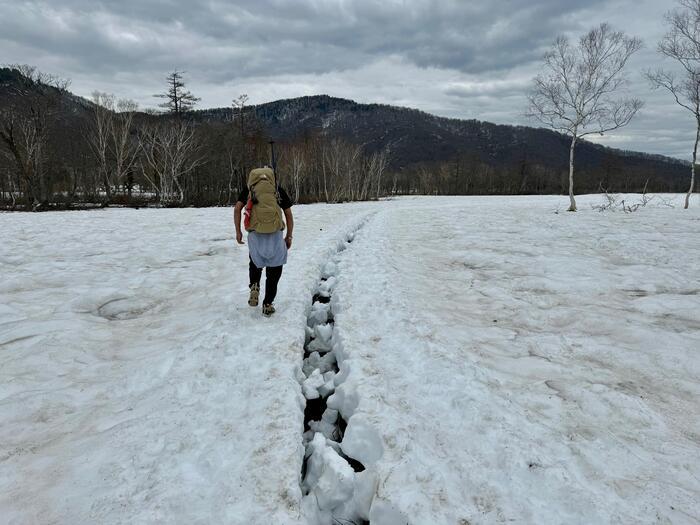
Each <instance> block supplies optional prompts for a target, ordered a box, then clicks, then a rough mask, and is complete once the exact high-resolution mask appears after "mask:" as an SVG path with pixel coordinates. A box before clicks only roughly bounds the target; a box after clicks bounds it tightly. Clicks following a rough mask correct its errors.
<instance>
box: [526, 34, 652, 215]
mask: <svg viewBox="0 0 700 525" xmlns="http://www.w3.org/2000/svg"><path fill="white" fill-rule="evenodd" d="M641 47H642V41H641V40H640V39H638V38H632V37H628V36H626V35H625V34H624V33H623V32H621V31H613V29H612V28H611V27H610V26H609V25H608V24H601V25H600V26H599V27H596V28H594V29H592V30H591V31H589V32H588V33H586V34H585V35H583V36H582V37H581V38H580V39H579V41H578V44H577V45H572V44H571V43H570V42H569V39H568V38H566V37H563V36H562V37H559V38H557V40H556V42H555V43H554V45H553V46H552V49H551V50H550V51H549V52H547V54H546V55H545V56H544V66H545V67H544V69H545V72H544V73H542V74H540V75H538V76H537V77H535V79H534V86H533V88H532V91H531V92H530V94H529V96H528V100H529V109H528V112H527V115H528V116H529V117H530V118H533V119H535V120H538V121H539V122H541V123H542V124H544V125H546V126H548V127H550V128H552V129H554V130H556V131H559V132H562V133H565V134H566V135H568V136H569V137H570V138H571V146H570V148H569V199H570V201H571V204H570V207H569V211H576V200H575V198H574V158H575V150H576V144H577V142H578V141H579V140H581V139H582V138H584V137H586V136H588V135H592V134H598V135H603V134H605V133H608V132H610V131H613V130H616V129H619V128H622V127H624V126H626V125H627V124H629V123H630V121H631V120H632V118H633V117H634V116H635V114H636V113H637V111H639V109H640V108H641V107H642V102H641V101H640V100H638V99H635V98H616V94H617V93H618V92H619V91H621V90H622V89H623V88H624V87H625V84H626V83H627V79H626V76H625V74H624V69H625V66H626V65H627V62H628V60H629V58H630V57H631V56H632V55H633V54H634V53H635V52H637V51H638V50H639V49H641Z"/></svg>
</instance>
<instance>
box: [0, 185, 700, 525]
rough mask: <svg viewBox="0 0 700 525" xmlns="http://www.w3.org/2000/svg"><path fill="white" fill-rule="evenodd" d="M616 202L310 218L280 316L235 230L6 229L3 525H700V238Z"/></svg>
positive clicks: (148, 223) (205, 222) (427, 204)
mask: <svg viewBox="0 0 700 525" xmlns="http://www.w3.org/2000/svg"><path fill="white" fill-rule="evenodd" d="M598 201H599V198H598V197H589V198H582V199H581V203H580V205H581V206H580V207H581V208H582V209H583V210H584V211H582V212H580V213H577V214H568V213H565V212H562V213H559V214H555V213H553V211H554V210H555V209H556V208H557V207H561V209H563V208H564V206H565V203H564V199H563V198H561V197H493V198H489V197H482V198H477V197H474V198H406V199H399V200H395V201H388V202H382V203H368V204H351V205H335V206H326V205H315V206H299V207H296V208H295V214H296V216H297V229H296V231H295V246H294V248H293V251H292V252H291V254H290V260H289V264H288V265H287V266H286V267H285V270H284V275H283V277H282V282H281V286H280V293H279V297H278V300H277V306H278V314H277V315H276V316H275V317H273V318H271V319H264V318H262V317H261V316H260V312H259V309H258V310H253V309H251V308H249V307H248V306H247V304H246V300H247V251H246V249H245V247H238V246H236V245H235V243H234V241H233V235H232V233H233V232H232V221H231V211H230V210H225V209H205V210H191V209H190V210H106V211H94V212H70V213H47V214H41V215H25V214H3V215H0V227H1V228H2V231H3V243H2V249H1V251H0V272H1V274H2V280H1V282H0V517H1V518H0V522H3V523H5V522H7V523H13V524H15V523H16V524H25V523H27V524H29V523H61V524H73V523H183V524H184V523H187V524H190V523H235V524H249V523H253V524H256V523H260V524H263V523H264V524H269V523H275V524H296V523H298V524H304V523H312V524H313V523H323V524H324V525H325V523H330V522H331V521H330V520H332V519H335V520H336V521H337V522H340V523H345V521H343V520H344V519H347V518H350V519H353V520H355V522H358V523H359V521H360V520H361V519H366V518H369V520H370V522H371V523H372V524H373V525H393V524H398V523H411V524H426V525H427V524H436V523H439V524H442V523H445V524H453V523H454V524H457V523H461V524H464V523H472V524H476V523H505V522H511V523H582V524H583V523H698V522H699V521H700V504H699V503H698V501H700V423H699V421H700V404H699V403H698V400H699V399H700V380H699V379H698V378H699V377H700V360H699V357H700V356H699V353H700V273H699V272H698V270H700V242H698V225H700V213H699V211H698V209H697V208H695V209H692V210H688V211H683V210H681V209H679V208H676V209H667V208H645V209H643V210H641V211H638V212H637V213H634V214H623V213H606V214H600V213H597V212H594V211H592V210H590V209H588V208H589V206H588V204H589V203H592V202H596V203H597V202H598ZM348 241H351V242H348ZM321 278H323V280H322V281H321V282H320V287H319V279H321ZM319 288H320V289H319ZM326 292H327V293H326ZM323 294H325V295H326V296H327V297H328V298H329V300H330V303H328V305H329V306H328V307H327V308H328V311H329V312H332V321H334V322H333V323H332V327H331V326H328V327H326V326H325V325H318V327H317V328H313V329H312V328H310V327H312V326H316V323H322V322H323V323H325V322H326V321H327V320H329V319H330V316H331V314H330V313H327V312H325V311H324V308H326V307H325V306H321V304H325V303H322V302H321V303H317V305H316V306H314V307H313V308H312V307H311V304H312V297H313V296H314V295H316V296H317V297H318V296H321V295H323ZM314 316H316V317H318V318H319V319H321V320H317V321H313V319H314ZM326 329H328V330H326ZM309 332H311V333H313V334H314V335H313V336H312V337H315V339H310V336H309ZM305 334H306V340H305ZM305 347H306V349H307V355H308V354H309V349H320V351H321V352H323V351H327V350H328V349H329V348H332V351H331V352H329V353H328V354H327V355H329V356H332V360H334V361H337V366H336V371H337V373H336V372H333V373H332V374H330V375H328V377H327V378H325V379H326V380H325V381H323V382H322V381H321V379H319V378H320V377H321V376H322V373H326V374H328V371H327V370H326V368H324V366H323V365H322V364H319V363H320V361H318V360H315V361H314V359H316V358H312V359H311V361H309V360H308V359H307V361H306V362H305V363H304V366H302V359H303V356H304V348H305ZM317 357H318V356H317ZM319 359H320V358H319ZM316 367H319V368H320V370H319V372H318V373H316V374H315V375H314V370H315V369H316ZM321 369H322V370H321ZM311 376H313V377H311ZM329 378H330V379H329ZM300 382H303V383H304V385H305V388H304V394H302V386H301V385H300ZM319 393H320V394H319ZM304 395H306V397H309V398H317V396H319V395H321V396H323V397H326V399H325V401H324V403H327V409H329V410H331V411H333V410H337V411H338V412H339V415H340V417H339V418H338V422H337V423H336V424H335V426H333V427H323V425H322V424H321V423H319V424H315V423H314V424H313V425H312V427H313V428H315V429H318V430H319V431H320V430H323V431H325V432H326V434H327V435H328V436H330V437H332V438H337V439H338V440H339V441H341V443H340V444H335V443H333V439H330V438H329V437H328V436H323V435H322V432H321V433H319V434H318V435H316V436H314V434H313V431H312V432H311V433H308V432H307V433H306V434H304V435H303V429H304V418H305V417H304V405H305V401H304ZM307 412H308V411H307ZM307 423H308V421H307ZM345 423H347V428H345ZM307 426H308V425H307ZM341 437H342V439H341ZM305 453H306V455H307V460H306V461H304V454H305ZM348 457H349V458H352V460H355V461H354V462H352V466H353V467H354V469H353V468H350V467H349V466H348V463H347V462H346V460H345V459H344V458H348ZM358 465H360V467H358ZM362 469H364V470H362ZM302 470H304V473H305V476H306V477H305V481H304V482H303V483H302V479H301V474H302ZM359 470H362V471H361V472H360V471H359ZM356 471H357V472H356ZM302 487H303V489H302ZM305 494H307V495H305ZM319 504H320V506H321V507H323V510H322V511H318V506H319ZM365 514H366V515H365Z"/></svg>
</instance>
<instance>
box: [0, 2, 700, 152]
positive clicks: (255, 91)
mask: <svg viewBox="0 0 700 525" xmlns="http://www.w3.org/2000/svg"><path fill="white" fill-rule="evenodd" d="M659 4H663V3H662V2H658V0H588V1H587V2H586V3H585V4H582V3H581V2H580V0H492V1H490V2H476V1H468V0H412V1H411V0H354V1H350V0H295V1H285V0H237V1H235V2H229V1H223V0H207V1H204V0H190V1H181V0H150V1H144V0H123V1H109V0H103V1H98V2H96V1H92V0H62V1H61V2H60V3H57V2H48V1H43V2H42V1H36V0H27V1H9V0H0V50H1V51H0V53H2V55H0V61H2V62H28V63H32V64H35V65H37V66H39V67H40V68H43V69H46V70H47V71H49V72H52V73H58V74H63V75H66V76H69V77H71V78H72V79H73V87H74V89H75V91H76V92H77V93H78V94H81V95H87V94H89V93H90V92H91V91H92V90H93V89H100V90H106V91H112V92H115V93H116V94H118V95H119V96H128V97H131V98H135V99H137V100H138V101H139V102H140V103H141V104H142V105H145V106H153V105H155V103H156V101H155V100H154V99H152V97H151V95H152V94H153V93H155V92H158V91H160V90H161V89H162V79H163V77H164V76H165V74H167V72H168V71H171V70H173V69H175V68H179V69H184V70H186V71H187V72H188V79H189V82H190V87H191V89H192V90H193V91H194V92H195V93H196V94H197V95H199V96H201V97H202V99H203V101H202V106H220V105H228V104H229V103H230V100H231V99H232V98H233V97H235V96H237V95H238V94H239V93H242V92H247V93H248V94H249V95H250V96H251V101H253V102H264V101H267V100H271V99H274V98H279V97H290V96H300V95H308V94H316V93H329V94H332V95H336V96H344V97H348V98H353V99H356V100H359V101H363V102H383V103H391V104H400V105H408V106H413V107H418V108H420V109H423V110H425V111H429V112H432V113H437V114H439V115H444V116H450V117H459V118H480V119H485V120H492V121H496V122H500V123H509V124H516V123H517V124H527V122H526V121H525V120H524V119H523V117H522V114H523V112H524V109H525V108H524V105H525V97H524V94H525V92H526V90H527V87H528V85H529V82H530V80H531V78H532V76H533V75H534V74H535V73H536V71H537V67H538V61H539V59H540V57H541V56H542V53H543V52H544V50H545V49H546V47H547V46H548V45H549V44H550V43H551V42H552V40H553V39H554V38H555V37H556V35H558V34H560V33H566V34H570V35H576V34H579V33H581V32H582V31H584V30H586V29H587V28H589V27H590V26H592V25H595V24H597V23H599V22H601V21H603V20H608V21H611V22H612V23H613V24H614V25H616V26H617V27H620V28H622V29H624V30H626V31H627V32H629V33H632V34H638V35H640V36H642V37H644V38H645V40H646V41H647V49H646V50H645V51H644V52H643V53H641V54H640V55H639V56H638V57H637V58H636V59H635V62H634V64H632V67H631V72H632V73H633V74H632V77H633V82H632V86H631V91H632V92H633V93H634V94H635V95H637V96H640V97H642V98H645V99H647V102H648V104H647V108H646V109H645V111H644V113H643V114H641V115H640V117H639V118H638V119H637V120H636V121H635V122H634V124H633V125H632V126H630V127H629V128H627V129H626V130H624V131H623V132H621V133H619V134H617V135H615V136H611V137H610V138H608V137H605V138H604V139H603V140H604V141H605V142H606V143H608V144H610V145H612V146H616V147H625V148H629V149H641V150H644V151H650V152H654V153H665V154H670V155H675V156H682V157H684V158H687V157H688V155H687V152H688V151H690V147H689V145H688V142H689V140H690V139H689V138H688V136H689V135H690V134H692V133H691V132H690V129H691V127H692V123H691V122H687V121H689V119H686V118H685V116H684V115H683V114H682V113H681V112H680V111H677V110H676V108H675V107H674V106H673V103H672V101H669V100H668V97H665V96H664V94H663V93H659V92H656V93H652V92H650V91H649V89H648V86H647V85H646V82H645V81H643V80H642V79H641V76H640V75H638V74H637V72H638V71H639V70H641V69H642V68H644V67H647V66H650V65H654V64H655V63H656V62H658V57H656V54H655V52H654V45H655V44H654V43H655V41H656V40H658V37H659V36H660V35H661V33H662V32H663V26H662V20H661V15H662V14H663V11H664V10H666V9H667V8H668V6H664V5H659ZM631 14H634V16H631Z"/></svg>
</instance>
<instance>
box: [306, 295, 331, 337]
mask: <svg viewBox="0 0 700 525" xmlns="http://www.w3.org/2000/svg"><path fill="white" fill-rule="evenodd" d="M330 317H331V307H330V305H329V304H328V303H320V302H318V303H314V304H313V305H312V306H311V311H310V312H309V317H308V324H309V327H311V328H313V327H314V326H316V325H320V324H326V323H327V322H328V321H329V319H330ZM312 333H313V332H312Z"/></svg>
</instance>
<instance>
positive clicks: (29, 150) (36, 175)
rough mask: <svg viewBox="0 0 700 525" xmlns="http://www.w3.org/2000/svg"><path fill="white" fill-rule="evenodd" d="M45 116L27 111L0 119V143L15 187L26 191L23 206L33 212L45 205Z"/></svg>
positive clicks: (46, 193)
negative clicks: (9, 160)
mask: <svg viewBox="0 0 700 525" xmlns="http://www.w3.org/2000/svg"><path fill="white" fill-rule="evenodd" d="M46 138H47V137H46V113H45V112H42V111H39V110H38V109H37V108H34V107H32V108H30V110H29V111H28V112H26V113H22V112H19V111H12V112H8V113H7V114H4V115H2V126H0V141H1V142H2V143H3V144H4V145H5V147H6V148H7V149H8V150H9V152H10V156H11V158H12V159H13V161H14V164H15V167H16V173H17V183H18V184H17V187H19V188H21V187H22V186H24V187H25V188H26V193H25V195H26V197H27V204H28V205H31V206H32V209H34V210H36V209H38V208H39V207H40V206H42V205H44V204H46V203H47V202H48V197H49V196H48V188H47V187H46V186H47V185H46V180H45V162H44V161H45V158H44V157H45V155H44V150H45V146H46Z"/></svg>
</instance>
